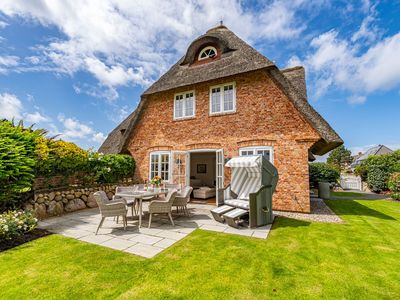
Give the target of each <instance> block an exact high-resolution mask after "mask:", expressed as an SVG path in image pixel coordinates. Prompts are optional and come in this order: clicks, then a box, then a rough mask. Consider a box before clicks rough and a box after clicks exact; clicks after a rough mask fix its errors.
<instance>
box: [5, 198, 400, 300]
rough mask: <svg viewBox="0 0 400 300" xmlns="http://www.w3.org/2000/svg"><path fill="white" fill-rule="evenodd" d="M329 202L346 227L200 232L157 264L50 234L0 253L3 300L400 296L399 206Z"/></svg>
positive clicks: (290, 225) (294, 225) (280, 224)
mask: <svg viewBox="0 0 400 300" xmlns="http://www.w3.org/2000/svg"><path fill="white" fill-rule="evenodd" d="M327 203H328V204H329V206H330V207H331V208H332V209H333V210H334V211H336V212H337V213H338V214H340V215H341V217H342V218H343V219H344V220H345V221H346V224H322V223H309V222H304V221H296V220H292V219H285V218H279V219H278V220H277V222H276V223H275V225H274V227H273V230H272V231H271V233H270V236H269V238H268V239H267V240H258V239H252V238H246V237H240V236H233V235H225V234H218V233H212V232H206V231H201V230H197V231H195V232H194V233H193V234H191V235H189V236H188V237H187V238H185V239H184V240H182V241H180V242H179V243H177V244H175V245H174V246H173V247H171V248H169V249H168V250H166V251H165V252H163V253H161V254H160V255H158V256H156V257H155V258H153V259H143V258H139V257H136V256H133V255H129V254H124V253H122V252H119V251H114V250H111V249H106V248H103V247H100V246H95V245H90V244H85V243H82V242H79V241H76V240H73V239H69V238H65V237H62V236H58V235H53V236H48V237H45V238H42V239H39V240H36V241H34V242H31V243H28V244H25V245H22V246H20V247H18V248H15V249H13V250H8V251H6V252H3V253H0V298H1V299H35V298H41V299H66V298H68V299H87V298H118V299H227V298H229V299H266V298H271V297H276V298H283V299H288V298H290V299H293V298H297V299H303V298H318V299H319V298H334V299H337V298H341V299H343V298H347V299H374V298H375V299H382V298H384V299H389V298H393V299H394V298H398V296H399V295H400V272H399V270H400V259H399V249H400V235H399V232H400V222H399V221H398V219H399V218H400V203H399V202H389V201H365V200H364V201H363V200H358V201H353V200H335V201H328V202H327Z"/></svg>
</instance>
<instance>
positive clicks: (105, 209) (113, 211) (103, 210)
mask: <svg viewBox="0 0 400 300" xmlns="http://www.w3.org/2000/svg"><path fill="white" fill-rule="evenodd" d="M93 196H94V198H95V199H96V202H97V205H98V206H99V209H100V214H101V221H100V224H99V226H98V227H97V230H96V235H97V233H98V232H99V229H100V227H101V226H102V225H103V222H104V220H105V218H107V217H119V216H122V220H123V223H124V230H126V226H127V225H128V223H127V219H126V217H127V214H128V206H127V204H126V200H125V199H120V200H113V201H110V200H108V197H107V195H106V193H105V192H104V191H98V192H96V193H94V194H93Z"/></svg>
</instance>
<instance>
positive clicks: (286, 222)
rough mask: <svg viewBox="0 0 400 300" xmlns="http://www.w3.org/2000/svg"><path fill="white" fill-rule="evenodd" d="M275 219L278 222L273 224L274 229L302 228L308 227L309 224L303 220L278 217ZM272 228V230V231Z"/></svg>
mask: <svg viewBox="0 0 400 300" xmlns="http://www.w3.org/2000/svg"><path fill="white" fill-rule="evenodd" d="M277 219H279V222H274V225H273V228H274V227H275V228H276V227H294V228H296V227H304V226H309V225H310V224H311V222H308V221H304V220H298V219H292V218H288V217H284V216H278V217H277ZM273 228H272V229H273Z"/></svg>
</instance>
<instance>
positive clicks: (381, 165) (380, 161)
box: [355, 150, 400, 192]
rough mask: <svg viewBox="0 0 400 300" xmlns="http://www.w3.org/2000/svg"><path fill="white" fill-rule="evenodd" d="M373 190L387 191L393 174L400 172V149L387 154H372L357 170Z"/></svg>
mask: <svg viewBox="0 0 400 300" xmlns="http://www.w3.org/2000/svg"><path fill="white" fill-rule="evenodd" d="M355 172H356V174H357V175H360V176H361V178H362V179H363V180H366V181H367V184H368V187H369V188H370V190H371V191H373V192H381V191H386V190H387V189H388V186H387V183H388V180H389V177H390V175H391V174H393V173H396V172H400V150H397V151H394V152H393V153H390V154H385V155H372V156H370V157H368V159H366V160H365V161H363V162H362V164H361V165H360V166H358V167H357V168H356V170H355Z"/></svg>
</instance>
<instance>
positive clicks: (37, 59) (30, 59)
mask: <svg viewBox="0 0 400 300" xmlns="http://www.w3.org/2000/svg"><path fill="white" fill-rule="evenodd" d="M25 59H26V60H27V61H28V62H30V63H31V64H33V65H37V64H38V63H40V57H39V56H35V55H33V56H28V57H25Z"/></svg>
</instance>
